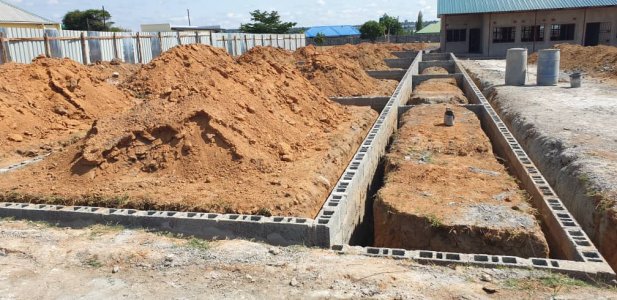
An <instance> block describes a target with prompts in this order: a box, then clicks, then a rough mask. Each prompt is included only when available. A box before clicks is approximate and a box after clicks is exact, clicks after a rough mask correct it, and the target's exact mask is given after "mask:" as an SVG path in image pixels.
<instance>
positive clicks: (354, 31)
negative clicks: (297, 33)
mask: <svg viewBox="0 0 617 300" xmlns="http://www.w3.org/2000/svg"><path fill="white" fill-rule="evenodd" d="M319 33H322V34H324V35H325V36H326V37H336V36H349V35H360V30H358V28H356V27H353V26H350V25H340V26H315V27H311V28H309V29H307V30H306V31H305V32H304V34H306V37H309V38H313V37H316V36H317V34H319Z"/></svg>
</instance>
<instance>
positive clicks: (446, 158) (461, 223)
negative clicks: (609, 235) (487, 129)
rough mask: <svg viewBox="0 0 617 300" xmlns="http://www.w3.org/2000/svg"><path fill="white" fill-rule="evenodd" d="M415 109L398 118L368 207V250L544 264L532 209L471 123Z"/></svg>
mask: <svg viewBox="0 0 617 300" xmlns="http://www.w3.org/2000/svg"><path fill="white" fill-rule="evenodd" d="M446 107H447V105H445V104H439V105H420V106H417V107H414V108H412V109H411V110H410V111H408V112H406V113H405V114H404V115H403V116H402V127H401V128H400V130H399V131H398V134H397V137H396V140H395V141H394V144H393V146H392V149H391V151H390V153H389V154H388V155H387V156H386V171H385V172H386V178H385V185H384V187H383V188H382V189H381V190H380V191H379V193H378V195H377V199H376V200H375V204H374V216H375V245H376V246H378V247H390V248H404V249H422V250H433V251H446V252H464V253H485V254H498V255H515V256H521V257H547V256H548V254H549V249H548V245H547V242H546V240H545V237H544V235H543V233H542V230H541V228H540V225H539V224H538V222H537V221H536V219H535V217H534V212H535V211H534V209H533V208H532V207H531V206H530V204H528V203H527V202H526V195H525V193H524V191H522V190H520V188H519V187H518V185H517V184H516V181H515V179H514V178H512V177H511V176H510V175H508V173H507V171H506V168H505V167H504V166H503V165H501V164H500V163H499V162H498V161H497V159H496V158H495V156H494V154H493V152H492V147H491V143H490V141H489V139H488V137H487V136H486V135H485V134H484V132H483V131H482V129H481V126H480V121H479V120H478V118H477V117H476V115H475V114H474V113H473V112H471V111H469V110H467V109H466V108H463V107H459V106H455V107H451V109H452V110H453V112H454V114H455V116H456V125H455V126H454V127H446V126H444V124H443V113H444V111H445V109H446Z"/></svg>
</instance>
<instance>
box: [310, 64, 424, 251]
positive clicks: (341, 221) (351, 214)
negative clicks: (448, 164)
mask: <svg viewBox="0 0 617 300" xmlns="http://www.w3.org/2000/svg"><path fill="white" fill-rule="evenodd" d="M422 55H423V53H418V55H417V56H416V58H415V59H414V61H413V63H412V64H411V66H410V68H409V69H408V70H407V71H406V73H405V75H404V76H403V79H402V80H401V82H400V83H399V85H398V87H397V88H396V90H395V92H394V94H393V95H392V97H391V98H390V100H389V101H388V103H387V104H386V106H385V108H384V109H383V111H382V112H381V114H380V115H379V118H378V119H377V121H376V122H375V124H374V125H373V127H372V128H371V130H370V131H369V134H368V136H367V137H366V139H365V140H364V142H363V143H362V146H361V147H360V149H359V150H358V152H357V153H356V155H355V156H354V158H353V160H352V161H351V163H350V164H349V166H348V167H347V169H346V170H345V172H344V173H343V176H342V177H341V178H340V179H339V181H338V182H337V183H336V185H335V188H334V191H333V192H332V193H331V194H330V196H329V197H328V199H327V200H326V203H325V205H324V207H323V208H322V210H321V211H320V212H319V214H318V216H317V220H316V221H317V227H318V230H317V240H318V241H320V242H324V244H323V245H322V246H325V247H329V246H331V245H334V244H347V243H349V240H350V239H351V237H352V234H353V232H354V229H355V228H356V226H358V224H360V223H361V222H362V220H363V219H364V213H365V211H366V202H367V201H366V198H367V191H368V190H369V188H370V185H371V183H372V181H373V177H374V175H375V173H376V171H377V168H378V165H379V162H380V160H381V158H382V157H383V156H384V155H385V153H386V147H387V146H388V144H389V142H390V137H391V136H392V134H394V132H396V130H397V129H398V107H399V106H401V105H404V104H405V102H406V101H407V99H409V97H410V96H411V93H412V91H413V82H412V80H413V76H414V75H417V74H418V64H419V62H420V61H421V60H422Z"/></svg>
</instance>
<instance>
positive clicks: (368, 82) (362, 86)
mask: <svg viewBox="0 0 617 300" xmlns="http://www.w3.org/2000/svg"><path fill="white" fill-rule="evenodd" d="M294 56H295V58H296V60H297V62H298V63H297V67H298V69H299V70H300V71H301V72H302V74H304V76H305V77H306V78H307V79H308V80H309V81H310V82H311V83H312V84H313V85H315V86H317V87H319V89H320V90H321V91H323V92H324V93H325V94H326V95H327V96H329V97H344V96H364V95H369V96H377V95H391V94H392V93H393V92H394V90H395V89H396V86H397V85H398V82H396V81H394V80H387V81H384V80H377V79H374V78H372V77H370V76H368V74H367V73H366V72H365V68H363V67H362V66H361V65H360V64H359V63H358V61H357V60H355V59H354V58H350V57H348V56H345V55H342V54H337V53H336V51H330V50H328V51H321V50H317V48H315V47H314V46H307V47H304V48H302V49H299V50H297V51H296V53H294Z"/></svg>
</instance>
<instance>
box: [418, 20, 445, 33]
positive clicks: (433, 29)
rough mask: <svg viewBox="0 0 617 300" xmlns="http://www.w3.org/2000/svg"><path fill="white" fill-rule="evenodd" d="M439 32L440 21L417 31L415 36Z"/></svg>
mask: <svg viewBox="0 0 617 300" xmlns="http://www.w3.org/2000/svg"><path fill="white" fill-rule="evenodd" d="M440 32H441V21H439V22H437V23H432V24H429V25H426V27H424V28H422V29H421V30H419V31H417V32H416V34H435V33H440Z"/></svg>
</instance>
